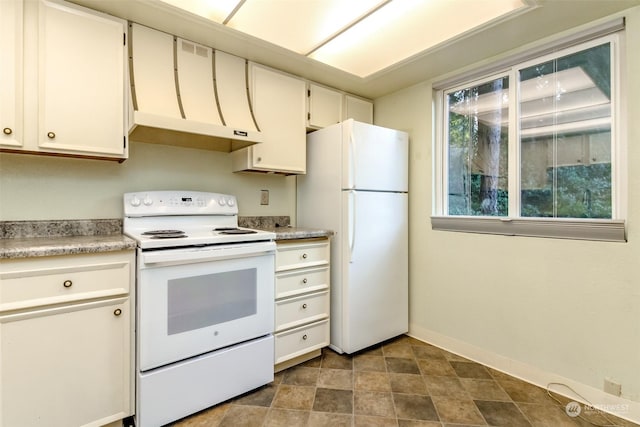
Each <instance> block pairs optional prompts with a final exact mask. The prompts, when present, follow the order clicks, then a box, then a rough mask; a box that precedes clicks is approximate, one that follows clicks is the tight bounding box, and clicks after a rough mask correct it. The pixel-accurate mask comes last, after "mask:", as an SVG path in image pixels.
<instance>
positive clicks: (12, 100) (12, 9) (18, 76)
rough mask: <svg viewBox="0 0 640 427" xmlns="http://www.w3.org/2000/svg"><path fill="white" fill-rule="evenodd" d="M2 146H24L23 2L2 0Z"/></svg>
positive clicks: (0, 111)
mask: <svg viewBox="0 0 640 427" xmlns="http://www.w3.org/2000/svg"><path fill="white" fill-rule="evenodd" d="M0 51H1V52H2V56H0V93H2V96H0V129H2V133H1V134H0V146H4V147H7V148H11V147H16V148H19V147H21V146H22V138H23V135H22V1H0Z"/></svg>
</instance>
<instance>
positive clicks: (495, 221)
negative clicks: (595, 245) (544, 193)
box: [431, 216, 627, 242]
mask: <svg viewBox="0 0 640 427" xmlns="http://www.w3.org/2000/svg"><path fill="white" fill-rule="evenodd" d="M431 228H432V229H433V230H439V231H458V232H464V233H481V234H499V235H503V236H527V237H546V238H555V239H577V240H596V241H605V242H626V241H627V239H626V235H625V223H624V220H615V219H575V218H571V219H567V218H505V217H502V218H496V217H475V216H432V217H431Z"/></svg>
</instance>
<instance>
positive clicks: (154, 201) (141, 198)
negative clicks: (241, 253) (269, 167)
mask: <svg viewBox="0 0 640 427" xmlns="http://www.w3.org/2000/svg"><path fill="white" fill-rule="evenodd" d="M124 211H125V217H124V220H123V231H124V233H125V234H126V235H128V236H129V237H132V238H133V239H135V240H136V241H137V242H138V247H140V248H142V249H158V248H169V247H179V246H204V245H217V244H230V243H242V242H256V241H265V240H274V239H275V233H273V232H269V231H262V230H253V229H249V228H242V227H238V215H237V213H238V208H237V203H236V198H235V197H234V196H230V195H226V194H218V193H204V192H194V191H149V192H145V193H126V194H125V195H124Z"/></svg>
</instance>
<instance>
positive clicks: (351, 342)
mask: <svg viewBox="0 0 640 427" xmlns="http://www.w3.org/2000/svg"><path fill="white" fill-rule="evenodd" d="M342 193H343V195H342V198H343V206H344V207H347V208H346V209H343V230H344V231H345V232H344V235H343V237H342V240H341V241H340V244H341V245H342V254H343V256H342V259H341V260H340V261H339V262H340V263H341V265H340V269H339V270H340V271H341V280H339V283H332V286H334V285H336V286H339V287H341V289H339V290H338V289H336V291H338V292H339V293H340V296H341V297H342V304H341V307H340V306H338V307H336V309H339V310H341V312H340V313H334V311H333V307H332V321H331V322H332V335H331V344H332V346H333V347H334V348H337V349H338V350H342V351H344V352H346V353H353V352H355V351H358V350H361V349H363V348H365V347H368V346H371V345H374V344H377V343H379V342H381V341H384V340H386V339H389V338H392V337H395V336H397V335H400V334H403V333H405V332H407V331H408V326H409V315H408V310H409V308H408V217H407V212H408V195H407V194H406V193H384V192H370V191H343V192H342ZM334 314H335V315H336V316H335V317H333V316H334ZM340 320H341V321H340ZM334 326H335V329H334Z"/></svg>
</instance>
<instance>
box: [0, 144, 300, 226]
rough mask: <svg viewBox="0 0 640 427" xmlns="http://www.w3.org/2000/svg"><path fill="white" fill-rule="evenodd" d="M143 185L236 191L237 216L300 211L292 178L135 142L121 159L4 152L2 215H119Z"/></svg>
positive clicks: (216, 155) (222, 156) (220, 156)
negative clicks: (236, 169)
mask: <svg viewBox="0 0 640 427" xmlns="http://www.w3.org/2000/svg"><path fill="white" fill-rule="evenodd" d="M144 190H195V191H212V192H217V193H227V194H235V195H236V196H237V197H238V207H239V211H240V215H290V216H292V217H293V216H294V213H295V179H294V178H293V177H284V176H279V175H262V174H244V173H241V174H237V173H232V172H231V156H230V155H229V154H227V153H220V152H215V151H206V150H195V149H186V148H180V147H172V146H164V145H156V144H144V143H139V142H132V143H131V146H130V152H129V159H128V160H127V161H125V162H124V163H116V162H110V161H100V160H84V159H70V158H60V157H44V156H31V155H22V154H0V221H7V220H39V219H84V218H121V217H122V215H123V213H122V194H123V193H125V192H131V191H144ZM260 190H269V196H270V204H269V205H268V206H261V205H260Z"/></svg>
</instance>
